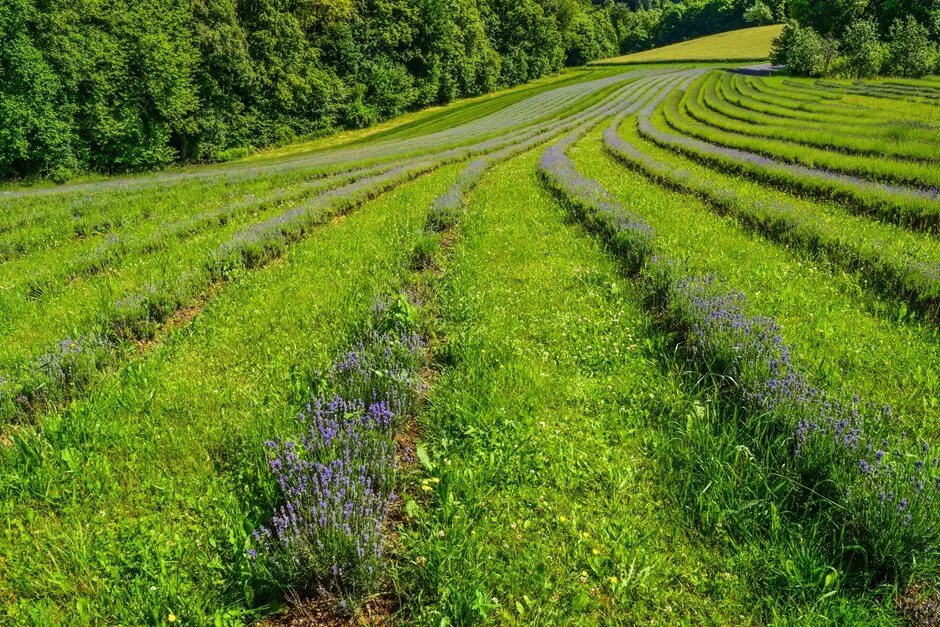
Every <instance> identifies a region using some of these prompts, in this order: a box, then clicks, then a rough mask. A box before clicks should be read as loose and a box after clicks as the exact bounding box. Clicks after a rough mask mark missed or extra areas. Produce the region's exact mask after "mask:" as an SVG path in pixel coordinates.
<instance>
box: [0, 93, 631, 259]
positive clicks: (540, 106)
mask: <svg viewBox="0 0 940 627" xmlns="http://www.w3.org/2000/svg"><path fill="white" fill-rule="evenodd" d="M616 78H617V79H619V80H622V78H620V77H616ZM606 84H607V83H606V81H605V82H604V83H602V84H600V85H588V86H587V89H586V90H585V91H584V92H581V93H580V95H579V94H577V93H575V92H572V91H570V90H568V91H567V93H557V92H563V91H564V90H552V91H550V92H548V93H546V94H543V95H542V97H541V98H538V97H536V98H530V99H526V100H524V101H523V102H521V103H518V104H517V105H514V106H512V107H510V108H507V109H508V112H507V111H504V112H498V113H497V114H494V115H492V116H487V118H484V119H483V121H484V122H485V123H481V122H480V121H477V120H475V121H474V122H475V124H473V125H469V126H468V125H461V126H458V127H456V128H455V129H451V130H450V131H449V135H448V136H449V137H450V140H451V143H453V144H455V145H459V144H468V143H474V141H473V140H474V138H478V137H480V136H485V135H486V134H490V135H492V134H495V133H497V132H499V131H502V130H504V129H506V128H513V127H514V126H516V125H519V126H526V125H528V124H529V123H530V122H531V120H532V119H535V118H538V117H549V116H550V115H551V113H552V112H553V111H556V110H557V109H559V108H561V107H565V106H570V105H571V104H573V102H574V101H576V100H577V99H578V98H579V97H584V96H585V95H586V94H589V93H591V91H592V89H595V88H597V89H599V88H601V87H603V86H605V85H606ZM477 141H479V139H477ZM386 144H387V145H386ZM404 145H405V142H385V143H384V144H383V145H381V146H376V145H371V144H369V145H368V146H367V147H359V148H353V149H349V150H346V151H342V150H334V151H329V152H328V153H325V154H323V153H318V154H316V155H315V157H306V156H301V157H295V158H292V159H289V160H287V161H285V162H280V161H275V162H274V163H271V162H270V161H265V162H261V163H248V164H245V165H237V164H233V165H230V166H228V168H226V169H225V170H223V171H221V172H220V171H218V170H217V169H215V168H209V169H201V170H198V171H194V172H191V173H179V174H180V175H181V176H182V175H183V174H185V176H183V178H179V179H176V178H172V177H173V176H176V175H165V176H171V178H169V179H167V180H163V179H162V178H160V177H157V178H156V179H153V180H151V179H150V178H140V179H125V180H123V181H121V180H117V181H113V182H111V181H107V182H104V183H98V184H93V186H92V188H91V189H89V190H86V191H84V192H83V193H78V194H75V193H73V194H71V196H73V197H72V198H70V197H69V196H70V195H69V193H68V188H52V190H51V191H56V192H58V193H59V194H60V195H64V197H63V198H61V199H59V201H58V202H52V203H51V202H49V201H48V200H45V199H43V198H42V196H41V195H39V196H37V197H32V196H29V195H27V196H25V197H20V196H17V195H12V196H10V198H9V200H8V202H7V203H5V207H6V208H7V209H8V210H7V211H5V212H4V214H3V216H2V217H0V235H2V237H0V261H2V260H3V259H4V258H5V257H6V256H7V255H8V254H9V255H12V254H14V253H17V252H20V253H22V252H28V250H30V249H32V248H36V247H38V246H41V245H43V244H45V243H48V242H50V241H54V240H55V239H57V238H61V237H65V236H67V234H68V233H69V232H72V231H73V230H74V231H76V232H78V231H81V232H83V233H86V234H88V233H95V232H107V231H109V230H110V229H112V228H117V227H118V226H121V225H123V224H126V218H127V216H126V209H127V201H128V200H132V199H135V198H136V197H137V196H139V195H141V194H147V195H148V196H151V197H159V196H160V195H162V194H172V193H173V192H174V191H175V188H176V185H178V184H179V183H181V182H186V181H189V180H190V179H191V178H193V177H195V178H196V180H199V181H205V182H206V183H208V184H212V185H218V184H219V183H220V182H221V181H228V182H230V183H237V182H238V181H240V180H242V179H245V178H255V177H258V176H263V177H264V178H265V179H267V180H270V181H272V183H273V184H274V185H273V186H274V187H284V186H289V185H292V184H294V183H297V182H301V183H302V182H303V181H305V180H308V179H316V178H322V177H331V176H333V177H337V176H339V177H341V176H342V175H343V174H356V173H357V171H358V170H369V169H373V170H375V169H380V168H383V167H384V168H386V169H387V168H390V167H393V165H395V164H396V162H404V161H407V160H408V159H414V158H416V157H419V156H422V155H433V154H434V153H436V152H440V151H441V150H442V145H443V144H442V142H440V141H434V140H432V139H431V135H425V136H419V137H418V138H415V140H413V141H410V142H408V148H407V149H406V148H405V147H404ZM383 146H384V147H383ZM393 148H394V149H393ZM347 152H348V153H349V155H345V156H341V155H344V154H345V153H347ZM403 155H410V157H407V158H406V157H405V156H403ZM311 160H312V161H311ZM308 161H310V163H308ZM230 170H231V171H233V172H239V173H240V174H239V176H234V175H232V176H226V175H225V172H229V171H230ZM230 174H231V173H230ZM359 174H360V175H362V173H359ZM248 175H250V177H249V176H248ZM233 176H234V178H232V177H233ZM95 186H97V187H95ZM81 189H83V188H82V187H79V190H81ZM35 191H36V192H37V194H38V193H39V192H40V191H41V190H35ZM7 195H9V194H7ZM4 196H5V194H4V193H0V199H2V198H3V197H4ZM37 225H40V226H41V231H40V232H39V233H36V232H35V228H34V227H36V226H37ZM7 233H9V235H6V234H7Z"/></svg>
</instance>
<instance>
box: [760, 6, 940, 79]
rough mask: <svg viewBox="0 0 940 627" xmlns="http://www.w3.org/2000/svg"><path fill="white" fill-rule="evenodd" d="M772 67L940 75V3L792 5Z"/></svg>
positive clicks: (809, 72)
mask: <svg viewBox="0 0 940 627" xmlns="http://www.w3.org/2000/svg"><path fill="white" fill-rule="evenodd" d="M789 12H790V16H791V18H792V19H791V20H790V21H789V22H788V23H787V24H786V25H785V26H784V29H783V32H782V33H781V34H780V37H778V38H777V39H776V40H775V41H774V45H773V50H772V52H771V61H772V62H773V63H776V64H780V65H786V66H787V69H788V70H789V71H790V72H791V73H793V74H798V75H802V76H839V77H853V78H866V77H871V76H876V75H879V74H884V75H890V76H903V77H920V76H924V75H925V74H930V73H934V72H940V51H938V45H940V0H791V4H790V11H789Z"/></svg>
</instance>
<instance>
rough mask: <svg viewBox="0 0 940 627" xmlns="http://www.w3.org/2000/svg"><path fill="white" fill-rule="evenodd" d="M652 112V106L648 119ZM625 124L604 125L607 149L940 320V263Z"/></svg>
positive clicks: (645, 113)
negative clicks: (624, 134)
mask: <svg viewBox="0 0 940 627" xmlns="http://www.w3.org/2000/svg"><path fill="white" fill-rule="evenodd" d="M650 115H651V109H650V108H649V107H648V108H647V109H646V110H644V111H643V112H641V113H640V117H641V118H642V119H646V120H647V123H649V122H648V118H649V116H650ZM618 128H619V124H617V123H614V124H611V125H610V126H609V127H608V128H606V129H605V130H604V143H605V146H606V148H607V150H608V151H609V152H610V153H611V154H613V155H614V156H615V157H617V158H618V159H620V160H622V161H624V162H625V163H627V164H628V165H630V166H632V167H634V168H636V169H638V170H639V171H641V172H642V173H644V174H645V175H647V176H649V177H651V178H653V179H654V180H656V181H658V182H660V183H663V184H665V185H668V186H671V187H673V188H676V189H678V190H680V191H683V192H686V193H690V194H693V195H696V196H699V197H701V198H703V199H705V200H707V201H708V202H709V203H710V204H711V205H712V206H714V207H716V208H718V209H719V210H721V211H723V212H724V213H726V214H728V215H731V216H733V217H734V218H735V219H737V220H738V221H739V222H740V223H741V224H742V225H744V226H745V227H747V228H750V229H752V230H754V231H757V232H759V233H761V234H762V235H764V236H766V237H768V238H769V239H771V240H773V241H776V242H780V243H784V244H786V245H789V246H795V247H797V248H799V249H802V250H805V251H807V252H809V253H811V254H821V255H823V256H825V257H826V258H827V259H828V260H829V261H830V262H831V263H833V264H834V265H835V266H837V267H841V268H844V269H845V270H847V271H849V272H854V273H856V274H858V275H859V276H861V277H863V278H865V279H866V281H867V282H868V284H870V285H872V286H873V287H875V288H876V289H878V290H880V291H881V292H882V293H884V294H888V295H890V296H893V297H897V296H900V297H901V298H903V299H904V300H905V301H906V302H907V303H908V305H909V306H911V308H912V309H915V310H918V311H921V312H922V313H924V314H925V315H926V316H928V317H930V318H932V319H937V317H938V315H940V263H937V262H936V261H933V260H932V259H930V258H923V259H922V258H918V257H917V256H915V254H914V253H915V252H917V251H912V250H910V248H909V247H908V246H903V245H898V244H897V243H896V242H895V241H889V240H885V239H872V238H870V237H865V236H861V235H859V234H857V233H854V232H847V231H846V229H845V228H844V225H838V224H836V223H834V222H833V221H829V220H826V219H825V218H824V217H823V216H820V215H819V214H818V213H813V212H810V211H807V210H806V209H802V208H800V207H799V206H798V205H797V204H796V203H787V202H784V201H764V200H759V199H754V198H748V197H745V196H743V195H741V194H738V193H737V192H736V191H735V190H734V189H731V188H728V187H718V186H714V185H712V184H711V183H709V182H707V181H704V180H702V179H700V178H697V177H695V176H694V175H692V174H691V173H690V172H688V171H687V170H682V169H679V168H676V167H673V166H671V165H669V164H667V163H664V162H662V161H659V160H657V159H655V158H653V157H652V156H650V155H648V154H646V153H644V152H642V151H641V150H638V149H637V148H636V147H635V146H634V145H633V144H629V143H627V142H625V141H624V140H623V139H622V138H621V137H620V135H619V134H618V132H617V129H618Z"/></svg>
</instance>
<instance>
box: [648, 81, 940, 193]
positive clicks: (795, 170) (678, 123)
mask: <svg viewBox="0 0 940 627" xmlns="http://www.w3.org/2000/svg"><path fill="white" fill-rule="evenodd" d="M682 100H683V98H682V92H681V91H679V90H677V92H676V93H674V94H672V97H671V99H670V100H668V101H667V103H666V106H665V107H664V109H663V113H664V117H665V119H666V122H667V123H668V124H669V125H670V126H672V127H673V128H675V129H676V130H678V131H681V132H684V133H689V134H693V133H694V132H695V129H694V127H693V126H691V125H690V124H689V123H688V122H687V121H686V120H684V119H683V118H682V110H681V109H680V106H679V105H680V101H682ZM683 139H685V138H683ZM692 141H694V140H692ZM701 143H702V144H703V145H706V146H711V147H712V148H714V147H716V144H715V143H712V142H709V141H706V142H701ZM689 145H692V144H689ZM720 152H721V153H723V154H726V155H727V156H730V157H733V158H735V159H738V160H745V161H749V162H751V163H755V164H756V163H765V162H766V158H764V155H761V154H758V153H755V152H750V151H747V150H739V149H736V148H732V147H727V148H723V149H722V150H721V151H720ZM772 161H773V163H776V164H779V165H780V167H784V168H786V169H788V171H789V172H790V173H792V174H794V175H801V176H804V177H805V176H823V177H825V178H827V179H829V180H838V181H840V182H843V183H848V184H850V185H853V186H855V187H858V188H860V189H864V190H868V191H876V192H879V193H883V194H890V195H895V196H898V197H906V198H910V199H924V200H940V189H937V188H920V187H906V186H901V185H889V184H887V183H877V182H874V181H869V180H866V179H863V178H860V177H857V176H852V175H850V174H845V173H843V172H835V171H833V170H825V169H822V168H813V167H809V166H805V165H800V164H798V163H786V162H782V161H780V160H779V159H772ZM937 208H938V209H940V206H938V207H937Z"/></svg>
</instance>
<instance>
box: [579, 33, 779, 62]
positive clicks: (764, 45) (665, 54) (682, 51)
mask: <svg viewBox="0 0 940 627" xmlns="http://www.w3.org/2000/svg"><path fill="white" fill-rule="evenodd" d="M782 29H783V26H782V25H780V24H773V25H771V26H755V27H753V28H742V29H740V30H733V31H727V32H724V33H718V34H716V35H708V36H705V37H699V38H697V39H690V40H688V41H681V42H679V43H676V44H670V45H667V46H661V47H659V48H653V49H651V50H643V51H641V52H634V53H633V54H625V55H622V56H619V57H613V58H610V59H601V60H598V61H592V62H591V63H590V65H617V64H629V63H681V62H694V61H700V62H702V61H705V62H713V63H721V62H732V61H765V60H766V59H767V58H768V57H770V45H771V42H772V41H773V39H774V38H775V37H778V36H780V31H781V30H782Z"/></svg>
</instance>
